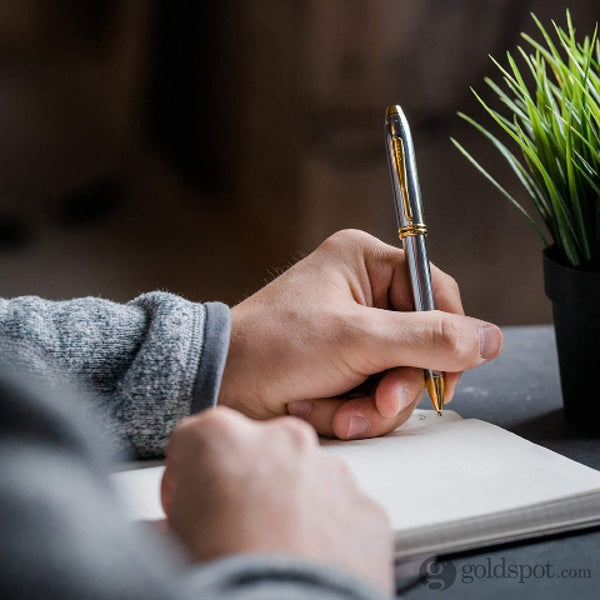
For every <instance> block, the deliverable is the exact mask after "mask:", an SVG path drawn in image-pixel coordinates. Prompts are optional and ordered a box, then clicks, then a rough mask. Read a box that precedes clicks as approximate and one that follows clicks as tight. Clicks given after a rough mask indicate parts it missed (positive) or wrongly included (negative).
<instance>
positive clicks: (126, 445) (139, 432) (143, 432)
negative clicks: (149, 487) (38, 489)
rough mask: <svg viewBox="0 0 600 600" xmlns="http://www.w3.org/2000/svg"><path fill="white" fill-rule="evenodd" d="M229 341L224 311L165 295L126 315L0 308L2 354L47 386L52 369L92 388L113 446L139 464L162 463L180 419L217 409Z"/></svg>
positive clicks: (85, 302)
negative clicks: (13, 354)
mask: <svg viewBox="0 0 600 600" xmlns="http://www.w3.org/2000/svg"><path fill="white" fill-rule="evenodd" d="M229 331H230V317H229V309H228V308H227V307H226V306H225V305H223V304H220V303H209V304H198V303H193V302H189V301H187V300H184V299H183V298H180V297H178V296H175V295H172V294H167V293H164V292H153V293H150V294H144V295H142V296H139V297H138V298H136V299H135V300H133V301H131V302H129V303H128V304H124V305H123V304H116V303H114V302H110V301H107V300H102V299H99V298H81V299H76V300H70V301H63V302H52V301H48V300H43V299H41V298H37V297H21V298H14V299H12V300H5V299H0V336H1V337H2V339H3V344H4V345H5V346H8V347H10V346H11V345H15V346H17V345H18V346H19V347H20V350H19V353H18V356H19V357H20V359H21V360H22V361H23V362H24V363H26V364H27V367H28V368H29V369H32V368H35V369H37V371H38V375H40V376H41V377H45V378H46V379H49V380H54V378H55V371H53V370H51V369H47V368H46V366H47V364H48V363H50V362H52V363H55V364H57V365H58V366H59V367H60V368H61V369H64V370H65V371H66V372H67V373H68V375H69V376H70V377H72V378H76V379H77V380H79V381H80V382H81V383H83V384H84V385H85V386H87V387H91V388H92V390H93V392H94V394H93V398H94V401H93V402H94V405H95V408H96V409H98V414H99V426H100V427H99V428H100V432H101V434H102V435H103V437H104V441H105V446H107V448H109V450H110V451H111V452H113V453H116V452H122V451H123V450H128V451H129V452H130V453H133V454H134V455H135V456H137V457H151V456H160V455H162V454H163V453H164V449H165V446H166V441H167V439H168V437H169V434H170V432H171V430H172V429H173V427H174V425H175V423H176V422H177V421H178V420H179V419H181V418H183V417H185V416H187V415H189V414H191V413H193V412H197V411H199V410H201V409H203V408H206V407H208V406H212V405H214V404H215V403H216V398H217V394H218V389H219V385H220V380H221V375H222V371H223V368H224V363H225V358H226V356H227V348H228V343H229ZM28 349H29V350H30V351H31V353H35V354H36V356H38V355H40V354H41V355H43V356H45V357H47V358H48V359H49V360H48V361H43V360H42V361H39V360H30V359H29V357H28V356H27V354H28V352H27V350H28Z"/></svg>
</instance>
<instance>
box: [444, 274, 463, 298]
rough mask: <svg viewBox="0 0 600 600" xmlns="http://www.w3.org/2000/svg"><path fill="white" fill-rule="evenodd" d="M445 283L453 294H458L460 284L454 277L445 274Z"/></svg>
mask: <svg viewBox="0 0 600 600" xmlns="http://www.w3.org/2000/svg"><path fill="white" fill-rule="evenodd" d="M446 285H447V286H448V288H449V289H450V291H451V292H452V293H453V294H457V295H460V286H459V285H458V281H456V279H454V277H452V276H451V275H446Z"/></svg>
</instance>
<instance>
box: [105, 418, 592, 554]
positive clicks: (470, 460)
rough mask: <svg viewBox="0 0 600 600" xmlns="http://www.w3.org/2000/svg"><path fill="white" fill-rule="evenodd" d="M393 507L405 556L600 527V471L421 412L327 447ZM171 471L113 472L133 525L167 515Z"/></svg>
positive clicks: (476, 424)
mask: <svg viewBox="0 0 600 600" xmlns="http://www.w3.org/2000/svg"><path fill="white" fill-rule="evenodd" d="M323 448H324V450H325V451H326V452H330V453H332V454H337V455H338V456H340V457H342V458H343V459H345V460H346V461H347V462H348V464H349V465H350V467H351V469H352V471H353V472H354V474H355V476H356V478H357V480H358V482H359V485H360V486H361V487H362V488H363V490H364V491H365V492H366V493H367V494H369V495H370V496H372V497H373V498H374V499H375V500H377V501H378V502H379V503H380V504H382V505H383V507H384V508H385V510H386V511H387V513H388V515H389V517H390V520H391V523H392V527H393V529H394V531H395V534H396V558H397V560H404V559H407V560H408V559H412V558H417V557H421V556H425V555H427V556H429V555H440V554H447V553H449V552H454V551H460V550H467V549H470V548H476V547H479V546H487V545H491V544H497V543H502V542H508V541H513V540H518V539H525V538H530V537H535V536H540V535H546V534H551V533H557V532H561V531H568V530H571V529H579V528H583V527H589V526H592V525H600V471H596V470H594V469H591V468H589V467H585V466H583V465H580V464H579V463H577V462H574V461H572V460H569V459H568V458H565V457H563V456H561V455H559V454H556V453H555V452H552V451H550V450H547V449H545V448H542V447H541V446H537V445H536V444H533V443H531V442H528V441H527V440H524V439H523V438H520V437H519V436H517V435H514V434H512V433H509V432H508V431H505V430H504V429H501V428H500V427H496V426H495V425H491V424H489V423H485V422H484V421H479V420H477V419H464V420H463V419H462V418H461V417H460V416H459V415H458V414H457V413H455V412H453V411H445V412H444V415H443V416H442V417H438V416H437V415H436V414H435V413H434V411H429V410H417V411H415V412H414V414H413V415H412V416H411V418H410V419H409V421H408V422H407V423H406V424H405V425H403V426H402V427H400V428H399V429H397V430H396V431H394V432H393V433H391V434H389V435H387V436H385V437H383V438H376V439H371V440H358V441H352V442H339V441H332V440H326V441H324V442H323ZM162 469H163V468H162V467H161V466H156V467H152V468H143V469H138V470H130V471H125V472H121V473H115V474H114V475H113V478H114V481H115V484H116V486H117V489H118V491H119V493H120V494H121V496H122V497H123V500H124V502H125V505H126V506H127V507H128V509H129V511H130V516H131V518H132V519H158V518H162V517H163V516H164V515H163V512H162V509H161V507H160V502H159V497H158V494H159V483H160V477H161V475H162Z"/></svg>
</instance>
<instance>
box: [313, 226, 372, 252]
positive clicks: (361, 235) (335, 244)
mask: <svg viewBox="0 0 600 600" xmlns="http://www.w3.org/2000/svg"><path fill="white" fill-rule="evenodd" d="M368 238H370V236H369V234H368V233H365V232H364V231H361V230H360V229H342V230H340V231H336V232H335V233H334V234H332V235H330V236H329V237H328V238H327V239H326V240H325V241H324V242H323V246H324V247H327V248H332V249H339V248H348V247H351V246H355V245H357V244H362V243H364V242H365V241H366V240H367V239H368Z"/></svg>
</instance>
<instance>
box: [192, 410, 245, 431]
mask: <svg viewBox="0 0 600 600" xmlns="http://www.w3.org/2000/svg"><path fill="white" fill-rule="evenodd" d="M235 427H236V420H235V418H234V415H233V413H232V411H230V410H228V409H224V408H221V407H216V408H212V409H210V410H206V411H204V412H203V413H202V414H201V415H200V416H199V417H197V426H196V430H197V432H198V433H199V434H202V435H205V434H206V433H208V434H213V435H216V436H219V437H221V436H231V435H233V434H234V431H235Z"/></svg>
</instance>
